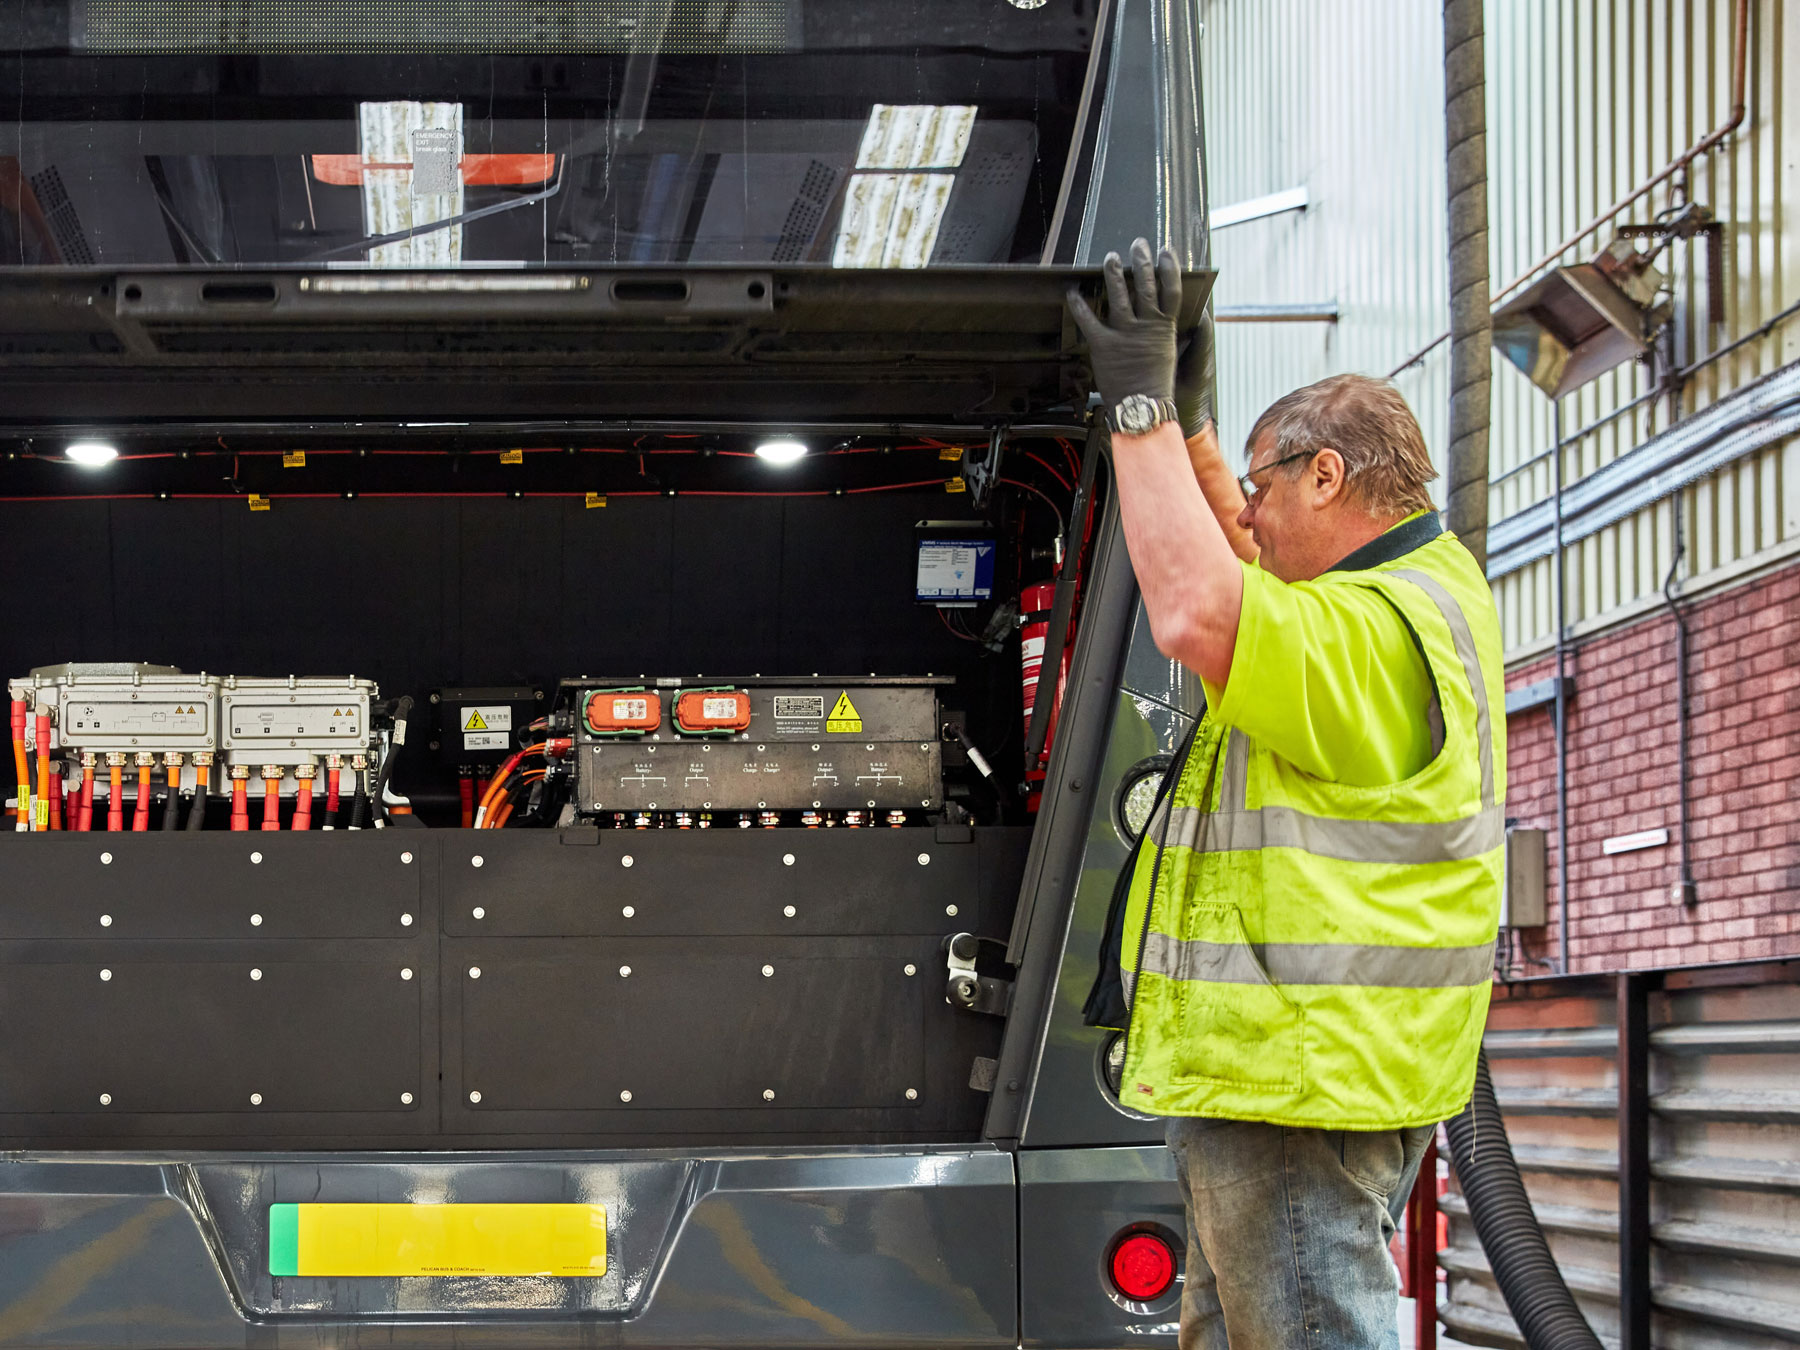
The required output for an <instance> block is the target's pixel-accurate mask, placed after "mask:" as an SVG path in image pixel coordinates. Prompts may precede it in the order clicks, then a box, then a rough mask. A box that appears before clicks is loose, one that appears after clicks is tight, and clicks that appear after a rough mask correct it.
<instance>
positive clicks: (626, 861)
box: [619, 853, 635, 867]
mask: <svg viewBox="0 0 1800 1350" xmlns="http://www.w3.org/2000/svg"><path fill="white" fill-rule="evenodd" d="M634 861H635V859H633V858H632V856H631V855H630V854H629V853H627V854H626V855H625V856H624V857H623V858H620V859H619V866H620V867H630V866H631V864H632V863H633V862H634Z"/></svg>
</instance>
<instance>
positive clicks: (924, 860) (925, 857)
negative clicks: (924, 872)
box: [919, 853, 931, 867]
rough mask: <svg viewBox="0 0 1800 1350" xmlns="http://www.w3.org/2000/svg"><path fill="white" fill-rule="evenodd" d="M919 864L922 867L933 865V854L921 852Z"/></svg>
mask: <svg viewBox="0 0 1800 1350" xmlns="http://www.w3.org/2000/svg"><path fill="white" fill-rule="evenodd" d="M919 866H920V867H930V866H931V855H930V854H929V853H921V854H920V855H919Z"/></svg>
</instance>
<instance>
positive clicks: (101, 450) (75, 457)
mask: <svg viewBox="0 0 1800 1350" xmlns="http://www.w3.org/2000/svg"><path fill="white" fill-rule="evenodd" d="M118 457H119V451H118V447H117V446H113V445H108V444H107V443H106V442H105V441H71V442H69V444H68V445H67V446H66V447H64V449H63V458H64V459H66V460H68V461H69V463H71V464H80V465H82V466H83V467H84V468H89V469H97V468H99V467H100V466H101V465H102V464H111V463H112V462H113V461H114V460H115V459H117V458H118Z"/></svg>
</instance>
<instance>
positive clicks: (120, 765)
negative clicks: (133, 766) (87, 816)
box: [106, 750, 125, 831]
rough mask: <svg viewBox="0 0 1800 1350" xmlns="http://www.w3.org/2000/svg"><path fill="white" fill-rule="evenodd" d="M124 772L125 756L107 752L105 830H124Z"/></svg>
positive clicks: (112, 751)
mask: <svg viewBox="0 0 1800 1350" xmlns="http://www.w3.org/2000/svg"><path fill="white" fill-rule="evenodd" d="M124 770H125V756H124V755H122V754H120V753H119V752H118V751H116V750H109V751H107V754H106V782H107V787H108V791H109V795H108V796H107V799H106V828H107V829H109V830H115V831H116V830H122V829H124V828H125V789H124V786H123V783H124Z"/></svg>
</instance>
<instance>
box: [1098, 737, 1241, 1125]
mask: <svg viewBox="0 0 1800 1350" xmlns="http://www.w3.org/2000/svg"><path fill="white" fill-rule="evenodd" d="M1205 717H1206V714H1205V713H1204V712H1202V713H1201V714H1200V716H1199V717H1197V718H1195V719H1194V725H1193V726H1192V727H1190V728H1189V729H1188V734H1187V739H1186V740H1185V741H1184V742H1182V746H1181V753H1180V754H1178V755H1177V756H1176V757H1175V762H1174V763H1172V764H1171V765H1169V774H1168V777H1167V778H1165V779H1164V780H1163V781H1164V783H1165V784H1166V785H1167V787H1166V793H1164V794H1159V800H1158V803H1157V805H1158V806H1160V805H1161V804H1162V802H1163V801H1164V800H1166V801H1167V803H1168V807H1169V809H1168V812H1167V814H1165V815H1164V816H1163V827H1162V833H1161V834H1160V835H1158V836H1157V840H1156V865H1155V866H1154V867H1153V868H1151V870H1150V894H1149V895H1147V896H1145V897H1144V926H1143V929H1142V931H1140V932H1139V933H1138V949H1137V964H1136V965H1135V966H1133V967H1132V971H1131V997H1130V998H1129V999H1128V1000H1127V1001H1126V1004H1125V1031H1124V1039H1123V1041H1122V1042H1121V1053H1120V1055H1119V1098H1120V1104H1121V1105H1123V1104H1124V1094H1125V1063H1126V1061H1127V1060H1128V1059H1129V1058H1130V1056H1131V1028H1132V1025H1133V1024H1134V1023H1135V1022H1136V1021H1137V992H1138V981H1139V980H1141V979H1143V977H1144V945H1145V944H1146V943H1147V942H1149V941H1150V920H1151V918H1152V917H1153V916H1154V915H1155V913H1156V883H1157V881H1158V880H1159V879H1160V878H1161V876H1162V862H1163V850H1164V849H1166V848H1167V847H1168V845H1169V822H1170V821H1171V820H1173V819H1174V818H1175V790H1176V789H1177V788H1178V787H1180V786H1181V776H1182V775H1183V774H1184V773H1186V772H1187V762H1188V759H1189V757H1190V756H1192V755H1193V753H1194V742H1195V741H1196V740H1198V739H1199V737H1200V723H1201V722H1202V721H1204V720H1205ZM1227 734H1229V732H1228V733H1227ZM1206 790H1207V793H1208V794H1210V793H1211V792H1212V778H1211V777H1210V776H1208V778H1207V781H1206ZM1202 804H1203V805H1204V797H1203V798H1202ZM1155 813H1156V807H1154V806H1153V807H1152V808H1151V814H1152V815H1155Z"/></svg>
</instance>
